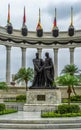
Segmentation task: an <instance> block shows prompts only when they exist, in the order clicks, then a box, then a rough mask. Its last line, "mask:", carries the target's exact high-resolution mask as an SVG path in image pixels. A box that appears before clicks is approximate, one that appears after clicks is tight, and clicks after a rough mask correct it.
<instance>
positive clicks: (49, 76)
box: [30, 52, 55, 89]
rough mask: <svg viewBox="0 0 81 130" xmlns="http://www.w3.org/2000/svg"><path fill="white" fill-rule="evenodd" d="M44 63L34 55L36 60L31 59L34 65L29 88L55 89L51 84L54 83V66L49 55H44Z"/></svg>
mask: <svg viewBox="0 0 81 130" xmlns="http://www.w3.org/2000/svg"><path fill="white" fill-rule="evenodd" d="M45 56H46V58H45V61H43V60H42V59H40V58H39V54H38V53H36V58H35V59H33V64H34V80H33V84H32V86H31V87H30V89H31V88H39V89H40V88H55V87H54V86H53V85H52V83H53V81H54V65H53V62H52V58H50V57H49V53H48V52H46V53H45Z"/></svg>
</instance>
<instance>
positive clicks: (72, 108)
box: [58, 104, 80, 114]
mask: <svg viewBox="0 0 81 130" xmlns="http://www.w3.org/2000/svg"><path fill="white" fill-rule="evenodd" d="M79 111H80V108H79V106H78V105H75V104H73V105H68V104H63V105H59V106H58V113H60V114H64V113H78V112H79Z"/></svg>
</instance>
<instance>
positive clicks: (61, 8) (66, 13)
mask: <svg viewBox="0 0 81 130" xmlns="http://www.w3.org/2000/svg"><path fill="white" fill-rule="evenodd" d="M71 6H72V7H73V9H74V16H76V15H77V14H80V13H81V1H79V2H74V3H73V4H72V3H65V2H64V3H59V4H56V5H54V3H50V4H49V6H48V7H47V8H45V9H44V10H43V12H44V13H47V14H48V15H50V16H51V17H52V19H54V10H55V8H57V17H58V19H59V20H65V19H68V18H69V17H70V10H71Z"/></svg>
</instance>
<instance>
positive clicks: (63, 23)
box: [0, 0, 81, 81]
mask: <svg viewBox="0 0 81 130" xmlns="http://www.w3.org/2000/svg"><path fill="white" fill-rule="evenodd" d="M8 4H10V16H11V17H10V21H11V23H12V25H13V28H14V29H19V30H20V29H21V27H22V21H23V8H24V6H25V7H26V25H27V27H28V30H29V31H36V26H37V22H38V14H39V12H38V10H39V8H40V9H41V24H42V27H43V30H44V31H45V32H51V30H52V26H53V20H54V9H55V8H57V25H58V28H59V30H60V31H67V30H68V27H69V25H70V9H71V6H72V7H73V15H74V17H73V24H74V27H75V30H80V29H81V7H80V6H81V0H68V1H66V0H56V1H55V0H0V5H1V6H0V26H3V27H4V26H6V24H7V15H8ZM36 51H37V50H36V49H29V48H28V49H27V51H26V60H27V61H26V65H27V67H29V66H30V67H33V63H32V59H33V58H34V57H35V53H36ZM46 51H48V52H49V53H50V56H51V57H52V58H53V57H54V54H53V50H52V49H49V50H47V49H43V51H42V58H43V59H44V58H45V57H44V54H45V52H46ZM31 52H32V53H31ZM77 57H78V58H77ZM80 57H81V48H76V49H75V53H74V63H75V64H76V65H77V66H78V67H79V69H81V61H80V60H79V59H80ZM69 62H70V61H69V49H68V48H66V49H62V48H61V49H59V53H58V72H59V74H60V72H61V70H62V69H63V67H64V66H65V65H66V64H69ZM20 67H21V49H20V48H16V47H12V49H11V76H12V74H15V73H16V72H17V71H18V70H19V69H20ZM0 69H1V70H0V81H5V74H6V49H5V46H2V45H0Z"/></svg>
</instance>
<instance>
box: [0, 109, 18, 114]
mask: <svg viewBox="0 0 81 130" xmlns="http://www.w3.org/2000/svg"><path fill="white" fill-rule="evenodd" d="M15 112H18V110H14V109H9V110H4V111H0V115H4V114H10V113H15Z"/></svg>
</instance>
